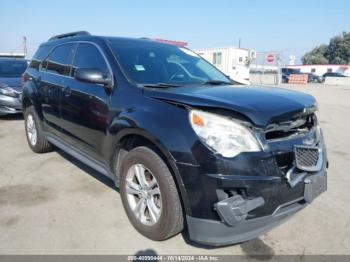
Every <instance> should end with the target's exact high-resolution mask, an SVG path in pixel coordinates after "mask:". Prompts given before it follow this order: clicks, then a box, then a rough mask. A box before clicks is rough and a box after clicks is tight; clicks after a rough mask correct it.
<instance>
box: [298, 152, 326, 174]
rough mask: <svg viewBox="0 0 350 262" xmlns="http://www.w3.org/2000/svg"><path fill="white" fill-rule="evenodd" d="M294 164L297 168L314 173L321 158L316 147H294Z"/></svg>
mask: <svg viewBox="0 0 350 262" xmlns="http://www.w3.org/2000/svg"><path fill="white" fill-rule="evenodd" d="M294 152H295V162H296V166H297V168H299V169H301V170H306V171H316V170H317V169H318V165H319V162H320V161H319V160H320V157H321V154H320V150H319V148H317V147H301V146H296V147H295V150H294Z"/></svg>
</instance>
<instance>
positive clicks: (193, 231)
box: [187, 168, 327, 246]
mask: <svg viewBox="0 0 350 262" xmlns="http://www.w3.org/2000/svg"><path fill="white" fill-rule="evenodd" d="M303 183H304V185H305V186H304V196H303V197H300V198H298V199H295V200H294V201H290V202H288V203H285V204H283V205H281V206H279V207H278V208H277V209H276V210H275V211H274V212H273V214H271V215H268V216H263V217H257V218H252V219H247V216H248V213H249V211H251V210H253V209H255V208H258V207H261V206H263V205H264V204H265V201H264V199H263V198H262V197H257V198H253V199H243V198H242V197H241V196H239V195H235V196H233V197H230V198H227V199H225V200H222V201H220V202H218V203H216V204H215V209H216V211H217V212H218V214H219V216H220V218H221V221H215V220H209V219H200V218H194V217H191V216H187V223H188V230H189V234H190V238H191V239H192V240H193V241H196V242H198V243H202V244H205V245H213V246H221V245H229V244H234V243H240V242H244V241H247V240H250V239H254V238H256V237H258V236H259V235H261V234H264V233H265V232H267V231H269V230H270V229H272V228H273V227H275V226H277V225H279V224H281V223H283V222H284V221H285V220H287V219H288V218H289V217H290V216H292V215H293V214H295V213H296V212H298V211H299V210H301V209H302V208H304V207H305V206H306V205H307V204H308V203H310V202H312V201H313V200H314V199H315V198H316V197H317V196H319V195H320V194H321V193H322V192H324V191H326V189H327V172H326V169H325V168H324V169H322V170H321V171H320V172H318V173H316V174H313V175H310V176H308V177H306V178H305V179H304V181H303Z"/></svg>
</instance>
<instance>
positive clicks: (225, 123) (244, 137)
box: [190, 110, 261, 157]
mask: <svg viewBox="0 0 350 262" xmlns="http://www.w3.org/2000/svg"><path fill="white" fill-rule="evenodd" d="M190 123H191V125H192V128H193V130H194V131H195V132H196V134H197V135H198V136H199V137H200V139H201V140H202V141H203V142H204V143H205V144H206V145H207V146H208V147H209V148H210V149H211V150H213V151H214V152H216V153H218V154H220V155H222V156H224V157H234V156H236V155H238V154H239V153H241V152H258V151H261V147H260V145H259V143H258V141H257V139H256V138H255V136H254V135H253V134H252V132H251V131H250V130H249V129H248V128H246V127H244V126H242V125H240V124H238V123H236V122H234V121H232V120H230V119H228V118H226V117H223V116H219V115H216V114H212V113H207V112H203V111H199V110H191V111H190Z"/></svg>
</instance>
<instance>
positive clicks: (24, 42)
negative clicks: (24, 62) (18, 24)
mask: <svg viewBox="0 0 350 262" xmlns="http://www.w3.org/2000/svg"><path fill="white" fill-rule="evenodd" d="M23 54H24V57H27V37H25V36H23Z"/></svg>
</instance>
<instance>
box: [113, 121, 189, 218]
mask: <svg viewBox="0 0 350 262" xmlns="http://www.w3.org/2000/svg"><path fill="white" fill-rule="evenodd" d="M113 145H114V146H113V151H112V152H111V154H110V155H111V159H110V168H111V170H112V171H113V174H114V176H115V183H116V185H117V186H119V173H118V172H119V170H120V164H121V162H122V160H123V157H124V156H125V155H126V153H127V152H128V151H130V150H131V149H133V148H136V147H139V146H146V147H148V148H150V149H152V150H153V151H155V152H156V153H157V154H158V155H159V156H160V157H161V158H162V160H163V161H164V162H165V164H166V165H167V167H168V168H169V171H170V173H171V174H172V176H173V178H174V181H175V184H176V187H177V190H178V192H179V194H180V199H181V204H182V207H183V210H184V211H185V212H186V214H188V212H190V207H189V205H188V203H187V201H186V199H187V198H186V196H187V193H186V190H185V187H184V185H183V181H182V178H181V175H180V173H179V170H178V168H177V166H176V161H175V159H174V157H173V156H172V155H171V153H170V152H169V150H168V149H167V148H166V147H165V146H164V145H163V144H162V143H161V141H159V140H158V139H156V138H155V137H154V136H152V135H151V134H149V133H148V132H147V131H145V130H142V129H138V128H125V129H123V130H122V131H120V132H119V134H118V136H117V137H116V138H115V141H114V143H113Z"/></svg>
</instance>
